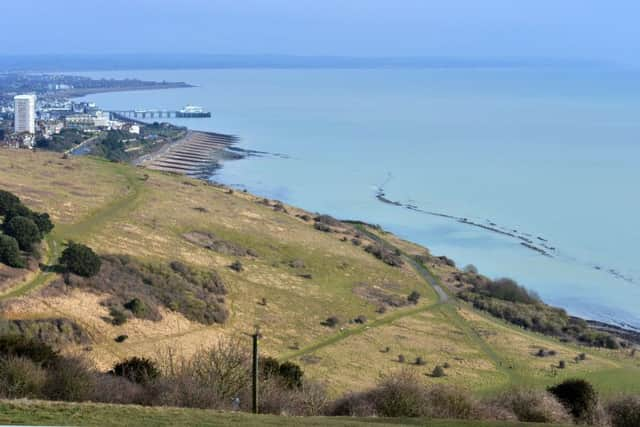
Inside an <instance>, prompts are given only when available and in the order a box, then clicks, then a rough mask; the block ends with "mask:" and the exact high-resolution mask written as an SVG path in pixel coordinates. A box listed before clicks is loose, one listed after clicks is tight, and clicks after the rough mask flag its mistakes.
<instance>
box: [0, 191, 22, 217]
mask: <svg viewBox="0 0 640 427" xmlns="http://www.w3.org/2000/svg"><path fill="white" fill-rule="evenodd" d="M20 204H22V203H21V202H20V199H19V198H18V196H16V195H15V194H13V193H10V192H9V191H5V190H0V216H4V215H6V214H7V212H9V211H10V210H11V209H12V208H13V207H15V206H17V205H20Z"/></svg>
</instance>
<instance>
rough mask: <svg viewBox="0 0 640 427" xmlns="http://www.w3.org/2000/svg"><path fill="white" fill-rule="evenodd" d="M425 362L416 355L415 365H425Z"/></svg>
mask: <svg viewBox="0 0 640 427" xmlns="http://www.w3.org/2000/svg"><path fill="white" fill-rule="evenodd" d="M426 363H427V362H425V361H424V359H423V358H422V357H420V356H418V357H416V365H417V366H423V365H425V364H426Z"/></svg>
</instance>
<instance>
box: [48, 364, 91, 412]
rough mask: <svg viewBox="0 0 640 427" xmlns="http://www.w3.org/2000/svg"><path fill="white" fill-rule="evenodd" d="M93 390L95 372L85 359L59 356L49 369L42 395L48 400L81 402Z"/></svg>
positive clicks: (89, 396)
mask: <svg viewBox="0 0 640 427" xmlns="http://www.w3.org/2000/svg"><path fill="white" fill-rule="evenodd" d="M94 390H95V373H94V370H93V369H91V367H90V366H89V365H88V363H87V361H86V360H85V359H81V358H75V357H74V358H61V359H59V360H58V361H57V362H56V363H55V364H54V365H53V366H52V367H51V369H49V375H48V377H47V382H46V384H45V387H44V395H45V396H46V397H47V399H50V400H66V401H71V402H81V401H85V400H89V399H90V398H91V396H92V395H93V393H94Z"/></svg>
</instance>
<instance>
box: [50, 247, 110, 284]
mask: <svg viewBox="0 0 640 427" xmlns="http://www.w3.org/2000/svg"><path fill="white" fill-rule="evenodd" d="M60 264H62V265H64V266H65V267H66V268H67V269H68V270H69V271H71V272H72V273H75V274H77V275H79V276H83V277H91V276H95V275H96V274H98V272H99V271H100V266H101V265H102V261H101V260H100V257H99V256H98V255H96V253H95V252H93V250H92V249H91V248H90V247H88V246H86V245H83V244H80V243H74V242H70V243H69V245H68V246H67V247H66V248H65V250H64V251H62V256H61V257H60Z"/></svg>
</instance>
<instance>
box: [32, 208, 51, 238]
mask: <svg viewBox="0 0 640 427" xmlns="http://www.w3.org/2000/svg"><path fill="white" fill-rule="evenodd" d="M31 219H32V220H33V222H35V223H36V226H37V227H38V230H40V235H41V236H44V235H45V234H47V233H49V232H50V231H51V230H53V222H51V218H50V217H49V214H48V213H46V212H43V213H35V212H34V213H33V214H32V215H31Z"/></svg>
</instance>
